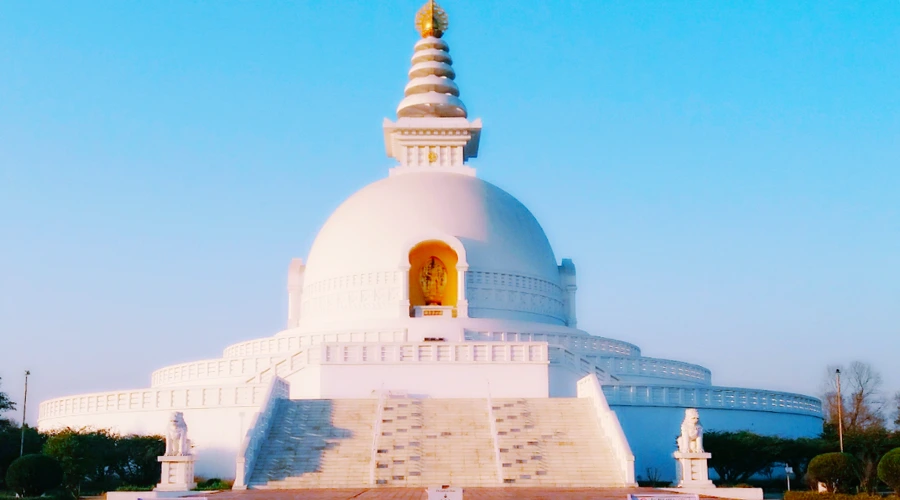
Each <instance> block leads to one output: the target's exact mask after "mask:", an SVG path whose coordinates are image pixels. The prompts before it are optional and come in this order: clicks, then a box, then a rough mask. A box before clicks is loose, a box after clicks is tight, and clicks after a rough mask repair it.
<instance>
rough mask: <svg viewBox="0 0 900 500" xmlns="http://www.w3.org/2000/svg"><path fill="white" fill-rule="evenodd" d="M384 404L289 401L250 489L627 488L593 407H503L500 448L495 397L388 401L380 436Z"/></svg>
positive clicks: (521, 403)
mask: <svg viewBox="0 0 900 500" xmlns="http://www.w3.org/2000/svg"><path fill="white" fill-rule="evenodd" d="M378 404H379V400H377V399H358V400H349V399H346V400H290V401H282V402H280V403H279V407H278V408H277V410H276V415H275V419H274V421H273V423H272V431H271V433H270V435H269V436H268V438H267V440H266V444H265V445H264V446H263V448H262V450H261V453H260V455H259V456H260V458H259V459H258V461H257V463H256V466H255V469H254V471H253V473H252V475H251V477H250V482H249V486H250V487H251V488H279V489H294V488H336V487H372V486H373V484H372V483H371V481H372V480H373V479H374V482H375V485H377V486H393V487H405V486H410V487H424V486H435V485H441V484H449V485H453V486H499V485H501V484H502V485H504V486H568V487H577V486H621V485H622V484H623V483H624V479H623V473H622V472H621V469H620V467H619V466H618V464H617V463H616V460H615V458H614V456H613V453H612V451H611V449H610V446H609V444H608V443H607V442H606V439H605V438H604V437H603V435H602V433H601V431H600V428H599V425H598V423H597V419H596V416H595V415H594V413H593V411H594V410H593V407H592V406H591V402H590V400H587V399H577V398H552V399H495V400H493V401H492V407H491V410H492V413H493V417H494V420H495V429H496V431H497V435H496V444H497V447H496V448H495V445H494V443H495V437H494V436H493V435H492V434H491V422H490V419H489V412H488V401H487V400H486V399H412V398H402V397H400V398H398V397H393V398H387V399H385V400H383V402H382V408H381V412H380V415H381V417H380V422H379V424H378V430H379V432H378V436H375V435H374V433H375V428H376V427H375V419H376V415H378V414H379V412H378ZM373 444H374V445H375V454H374V463H373V453H372V451H373V449H372V446H373ZM498 449H499V464H498V453H497V451H498ZM498 465H499V467H498Z"/></svg>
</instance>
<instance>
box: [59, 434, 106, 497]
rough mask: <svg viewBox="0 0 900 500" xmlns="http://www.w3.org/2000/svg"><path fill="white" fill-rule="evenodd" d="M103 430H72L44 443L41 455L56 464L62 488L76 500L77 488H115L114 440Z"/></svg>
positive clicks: (78, 490)
mask: <svg viewBox="0 0 900 500" xmlns="http://www.w3.org/2000/svg"><path fill="white" fill-rule="evenodd" d="M117 437H118V436H116V435H115V434H113V433H111V432H109V431H107V430H103V429H101V430H92V429H80V430H76V429H72V428H70V427H67V428H65V429H61V430H58V431H55V432H52V433H51V434H50V435H49V436H48V437H47V442H46V443H44V454H45V455H48V456H51V457H53V458H55V459H56V460H58V461H59V464H60V465H61V466H62V469H63V473H64V476H65V477H64V479H63V485H64V486H65V488H66V490H68V491H69V493H71V494H72V495H73V496H75V497H76V498H77V497H78V496H80V494H81V489H82V487H83V486H85V485H90V487H91V488H92V489H97V490H104V491H106V490H110V489H114V487H115V477H116V476H115V474H114V472H115V467H114V465H115V463H116V440H117Z"/></svg>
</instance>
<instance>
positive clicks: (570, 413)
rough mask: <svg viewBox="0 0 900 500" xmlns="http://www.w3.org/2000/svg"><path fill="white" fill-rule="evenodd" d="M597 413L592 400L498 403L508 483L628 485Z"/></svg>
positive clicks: (495, 407) (496, 409)
mask: <svg viewBox="0 0 900 500" xmlns="http://www.w3.org/2000/svg"><path fill="white" fill-rule="evenodd" d="M593 412H594V409H593V407H592V406H591V402H590V401H589V400H587V399H578V398H552V399H495V400H493V413H494V419H495V420H496V426H497V444H498V446H499V448H500V460H501V468H500V470H501V471H502V474H503V483H504V484H505V485H509V486H511V485H518V486H571V487H576V486H621V485H623V484H624V482H625V480H624V474H623V473H622V472H621V469H620V466H619V465H618V463H617V461H616V458H615V456H614V455H613V452H612V450H611V448H610V445H609V443H608V442H607V440H606V438H605V437H604V436H603V435H602V434H601V431H600V427H599V425H598V423H597V418H596V416H595V415H594V413H593Z"/></svg>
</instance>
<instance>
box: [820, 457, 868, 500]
mask: <svg viewBox="0 0 900 500" xmlns="http://www.w3.org/2000/svg"><path fill="white" fill-rule="evenodd" d="M859 476H860V463H859V460H858V459H857V458H856V457H854V456H853V455H851V454H849V453H839V452H833V453H823V454H821V455H819V456H817V457H815V458H813V459H812V460H811V461H810V462H809V478H810V479H811V480H812V481H815V482H819V483H823V484H825V486H826V487H827V488H828V491H829V492H831V493H850V492H851V491H852V489H853V488H854V487H855V486H857V485H859Z"/></svg>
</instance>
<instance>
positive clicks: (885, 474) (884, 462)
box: [878, 448, 900, 495]
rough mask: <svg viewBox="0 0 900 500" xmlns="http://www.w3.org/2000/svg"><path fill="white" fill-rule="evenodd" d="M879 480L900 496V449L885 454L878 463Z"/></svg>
mask: <svg viewBox="0 0 900 500" xmlns="http://www.w3.org/2000/svg"><path fill="white" fill-rule="evenodd" d="M878 479H881V481H882V482H883V483H884V484H886V485H888V486H889V487H890V488H891V489H892V490H894V493H896V494H897V495H900V448H894V449H893V450H891V451H889V452H887V453H885V454H884V456H883V457H881V461H880V462H878Z"/></svg>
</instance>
